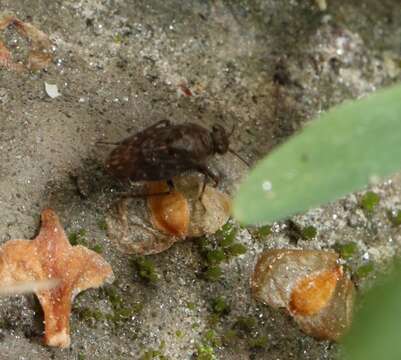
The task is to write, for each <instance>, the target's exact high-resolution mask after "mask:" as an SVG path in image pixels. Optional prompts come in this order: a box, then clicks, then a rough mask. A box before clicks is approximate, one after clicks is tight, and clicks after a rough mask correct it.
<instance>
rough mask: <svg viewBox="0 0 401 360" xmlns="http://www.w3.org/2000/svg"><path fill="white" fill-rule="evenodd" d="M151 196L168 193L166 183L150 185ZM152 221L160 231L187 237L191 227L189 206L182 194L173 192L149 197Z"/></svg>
mask: <svg viewBox="0 0 401 360" xmlns="http://www.w3.org/2000/svg"><path fill="white" fill-rule="evenodd" d="M148 189H149V190H148V191H149V193H150V194H155V193H160V192H165V191H168V186H167V184H166V183H165V182H164V181H158V182H151V183H149V184H148ZM148 207H149V210H150V215H151V221H152V223H153V225H154V226H155V227H156V228H157V229H159V230H160V231H162V232H164V233H167V234H169V235H173V236H178V237H185V236H186V235H187V234H188V227H189V217H190V211H189V204H188V201H187V200H186V198H185V197H184V196H183V194H181V193H180V192H178V191H176V190H173V191H172V192H171V193H170V194H166V195H155V196H149V197H148Z"/></svg>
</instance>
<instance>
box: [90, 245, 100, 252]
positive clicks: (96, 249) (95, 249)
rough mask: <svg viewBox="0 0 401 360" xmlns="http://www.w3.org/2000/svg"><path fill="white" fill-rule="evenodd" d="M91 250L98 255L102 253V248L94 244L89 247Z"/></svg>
mask: <svg viewBox="0 0 401 360" xmlns="http://www.w3.org/2000/svg"><path fill="white" fill-rule="evenodd" d="M90 249H91V250H93V251H95V252H97V253H98V254H101V253H102V252H103V246H102V245H100V244H96V245H93V246H91V247H90Z"/></svg>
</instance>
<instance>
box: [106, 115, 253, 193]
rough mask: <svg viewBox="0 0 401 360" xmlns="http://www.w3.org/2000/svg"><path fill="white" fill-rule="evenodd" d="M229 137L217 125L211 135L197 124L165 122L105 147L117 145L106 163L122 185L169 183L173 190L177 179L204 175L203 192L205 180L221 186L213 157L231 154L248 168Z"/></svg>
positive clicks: (110, 172) (221, 127)
mask: <svg viewBox="0 0 401 360" xmlns="http://www.w3.org/2000/svg"><path fill="white" fill-rule="evenodd" d="M230 135H231V134H227V132H226V130H225V129H224V127H223V126H221V125H218V124H216V125H214V126H213V127H212V130H211V131H210V130H208V129H206V128H204V127H202V126H200V125H198V124H194V123H183V124H172V123H171V122H170V121H169V120H162V121H159V122H157V123H156V124H154V125H151V126H149V127H147V128H146V129H144V130H142V131H140V132H138V133H136V134H134V135H132V136H130V137H128V138H126V139H125V140H123V141H121V142H119V143H105V144H110V145H117V147H116V148H115V149H114V150H112V152H111V153H110V155H109V157H108V159H107V160H106V170H107V171H108V173H109V174H111V175H112V176H114V177H116V178H118V179H120V180H122V181H127V180H129V181H158V180H166V181H167V182H168V183H169V187H170V188H171V184H172V183H171V179H172V178H173V177H174V176H177V175H180V174H182V173H184V172H186V171H191V170H192V171H198V172H200V173H202V174H204V175H205V181H204V184H203V190H204V187H205V184H206V178H211V179H212V180H213V181H214V182H215V186H217V185H218V183H219V177H218V176H217V175H215V174H214V173H213V172H212V171H211V170H210V169H209V168H208V166H207V161H208V159H209V158H210V157H211V156H213V155H215V154H225V153H227V152H228V151H230V152H232V153H233V154H235V155H236V156H238V157H239V158H240V159H241V160H242V161H244V162H245V163H246V164H247V162H246V161H245V160H244V159H242V157H240V156H239V155H238V154H237V153H236V152H235V151H233V150H232V149H230V148H229V137H230ZM103 143H104V142H103ZM203 190H202V193H203Z"/></svg>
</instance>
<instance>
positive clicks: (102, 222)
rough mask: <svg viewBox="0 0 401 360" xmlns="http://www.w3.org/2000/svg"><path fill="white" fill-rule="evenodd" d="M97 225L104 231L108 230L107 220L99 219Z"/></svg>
mask: <svg viewBox="0 0 401 360" xmlns="http://www.w3.org/2000/svg"><path fill="white" fill-rule="evenodd" d="M97 226H98V227H99V229H100V230H103V231H107V222H106V220H104V219H103V220H99V221H98V222H97Z"/></svg>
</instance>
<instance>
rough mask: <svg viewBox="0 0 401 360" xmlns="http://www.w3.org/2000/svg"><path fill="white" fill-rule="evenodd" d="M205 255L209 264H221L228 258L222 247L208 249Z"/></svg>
mask: <svg viewBox="0 0 401 360" xmlns="http://www.w3.org/2000/svg"><path fill="white" fill-rule="evenodd" d="M205 256H206V260H207V262H208V263H209V264H219V263H221V262H222V261H224V260H225V258H226V255H225V253H224V251H223V249H220V248H217V249H214V250H208V251H206V253H205Z"/></svg>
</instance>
